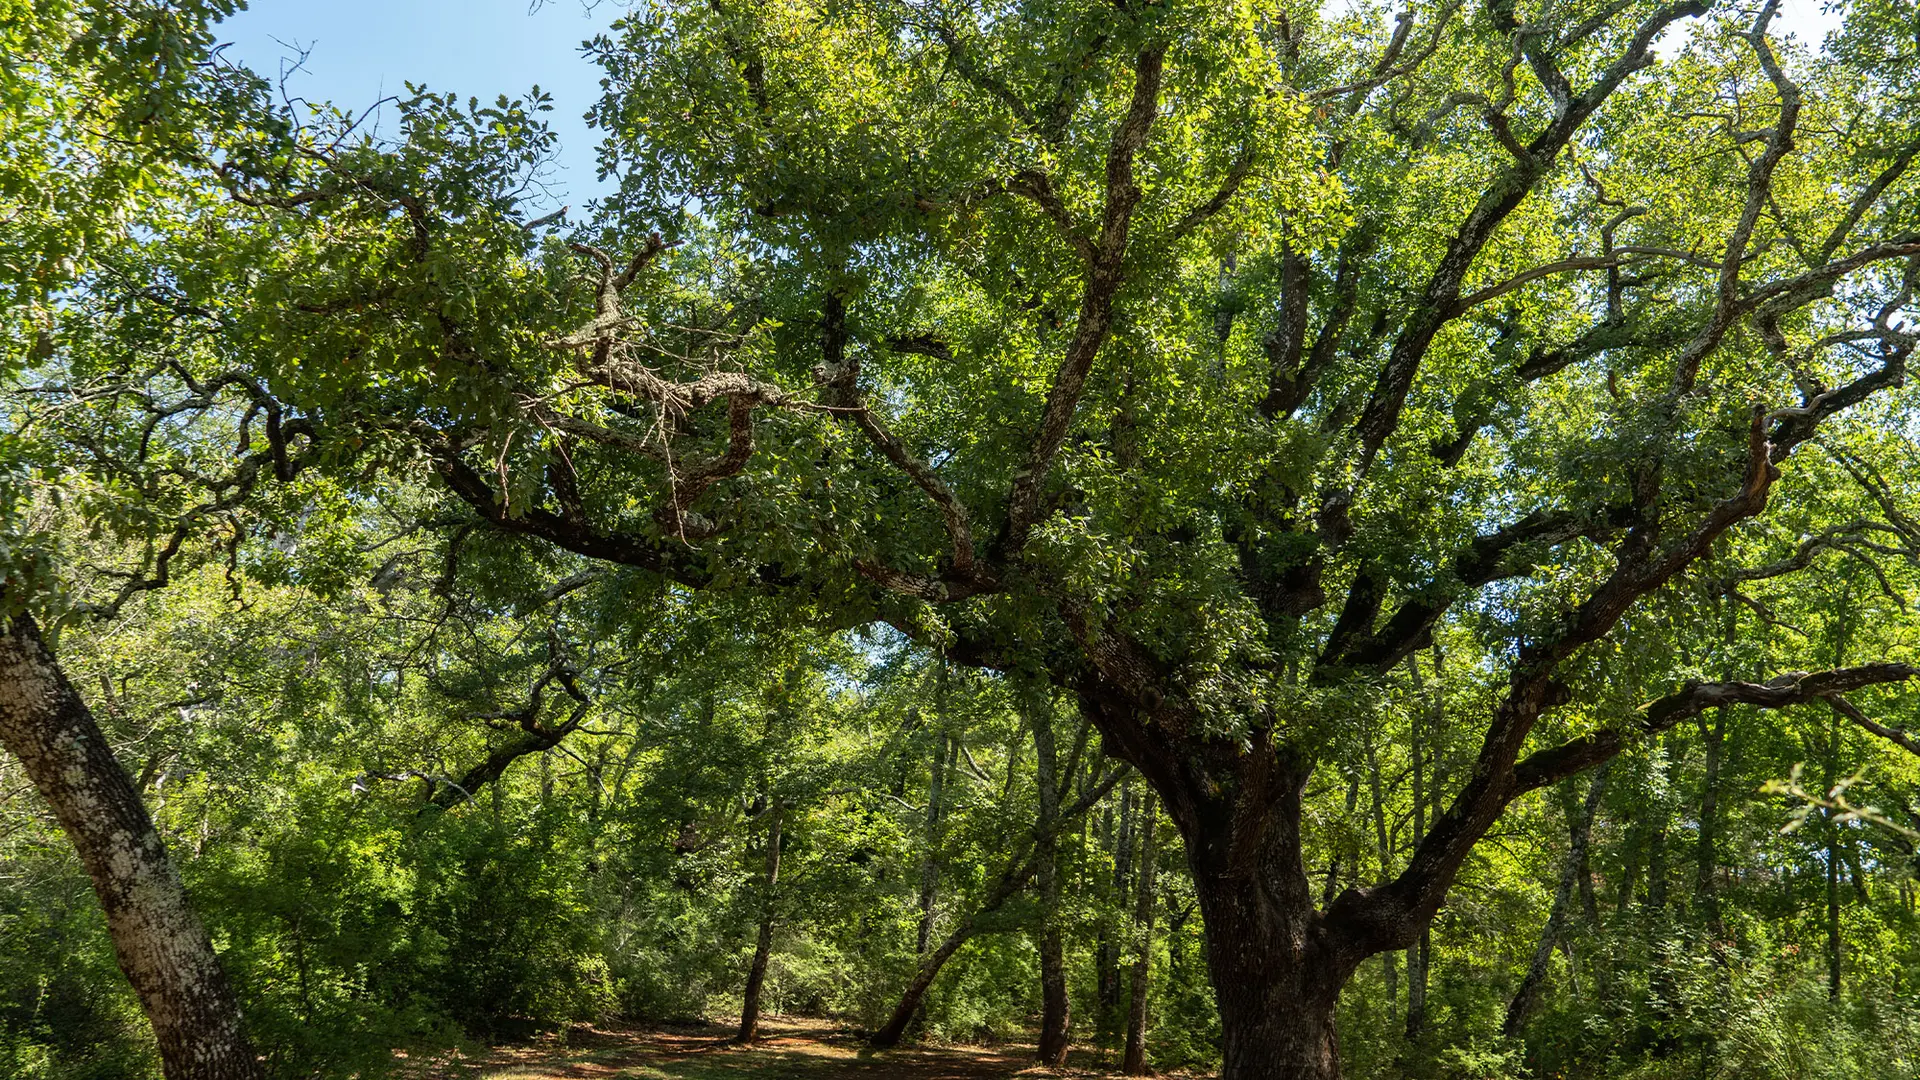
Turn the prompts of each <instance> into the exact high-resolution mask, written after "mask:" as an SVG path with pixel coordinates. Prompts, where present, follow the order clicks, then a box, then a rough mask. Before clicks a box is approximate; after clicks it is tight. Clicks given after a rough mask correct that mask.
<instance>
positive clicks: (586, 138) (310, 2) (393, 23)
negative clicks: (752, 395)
mask: <svg viewBox="0 0 1920 1080" xmlns="http://www.w3.org/2000/svg"><path fill="white" fill-rule="evenodd" d="M535 3H537V5H538V6H536V7H533V8H529V0H324V2H316V0H252V3H251V6H250V7H249V8H248V10H246V11H243V12H241V13H240V14H238V15H236V16H235V17H233V18H232V19H229V20H228V21H227V22H226V23H224V24H223V25H222V26H221V27H220V31H219V32H220V40H222V41H226V42H231V43H232V44H231V47H230V48H229V50H228V53H227V55H228V56H229V57H231V58H232V59H234V60H237V61H239V62H241V63H244V64H246V65H247V66H249V67H251V68H253V69H254V70H256V71H259V72H261V73H262V74H265V75H268V76H270V77H271V76H273V75H274V74H276V73H277V72H278V71H280V70H281V67H282V64H283V60H284V58H286V57H289V56H292V55H295V54H296V53H297V52H298V51H299V50H306V51H307V54H308V55H307V59H306V63H305V65H304V66H303V67H302V68H301V69H300V70H298V71H295V72H293V73H291V74H290V75H289V76H288V80H287V89H288V92H289V93H291V94H294V95H297V96H301V97H306V98H310V99H314V100H331V101H333V102H334V103H336V104H338V105H341V106H343V107H348V108H364V107H365V106H366V105H368V104H371V103H372V102H374V101H377V100H379V99H380V98H381V97H383V96H385V95H388V94H399V93H403V92H404V91H405V86H404V83H405V82H406V81H408V80H412V81H414V82H424V83H426V84H427V85H428V86H429V87H432V88H433V89H436V90H443V91H444V90H451V91H455V92H457V93H459V94H462V95H467V94H477V95H479V96H480V97H481V98H482V99H485V100H492V99H493V98H494V97H495V96H496V95H499V94H502V93H506V94H513V95H519V94H522V93H524V92H526V91H527V90H528V89H529V88H531V87H532V86H533V85H535V84H536V83H537V84H539V86H540V88H541V89H543V90H545V91H547V92H548V93H550V94H552V95H553V104H554V111H553V113H551V114H550V119H551V122H552V124H553V128H554V130H555V131H556V132H558V133H559V135H560V142H561V147H560V156H559V161H558V162H557V167H556V169H555V175H554V176H553V177H552V184H551V188H552V193H553V197H552V200H551V205H550V206H543V207H541V208H542V209H551V208H554V207H558V206H559V205H560V204H562V203H571V204H573V205H574V206H576V207H579V206H582V205H583V204H584V203H585V202H586V201H587V200H588V199H589V198H591V197H593V196H594V195H597V194H602V193H604V192H605V191H606V190H607V189H608V187H609V185H604V184H600V183H597V182H596V181H595V180H594V177H593V148H594V144H595V143H596V141H597V139H596V138H595V133H594V132H592V131H591V130H590V129H589V128H588V127H587V125H586V122H585V120H584V119H582V116H581V114H582V113H584V112H585V111H586V110H587V108H588V106H590V105H592V104H593V103H594V101H596V100H597V99H598V98H599V96H600V69H599V68H598V67H597V66H595V65H594V64H592V63H590V62H589V61H587V60H586V59H585V58H583V57H582V56H581V55H580V52H579V48H580V43H581V42H582V41H584V40H585V39H587V38H588V37H591V36H592V35H593V34H595V33H597V32H599V31H600V30H602V29H604V28H605V27H606V25H607V24H609V23H611V22H612V21H613V20H614V19H616V18H618V17H619V15H620V13H621V12H622V11H623V10H625V5H623V4H621V3H619V2H618V0H606V2H600V3H594V4H592V5H591V6H588V5H587V4H583V3H582V0H545V2H544V3H542V2H539V0H535ZM1834 21H1835V20H1834V19H1833V17H1832V16H1831V15H1829V14H1827V13H1825V11H1824V9H1823V3H1822V0H1785V3H1784V5H1783V10H1782V13H1781V18H1780V21H1779V23H1778V24H1776V26H1777V29H1779V30H1781V31H1784V32H1789V33H1794V34H1796V35H1797V36H1799V37H1800V38H1801V40H1803V41H1805V42H1809V43H1814V42H1818V41H1819V40H1820V39H1821V37H1822V36H1823V35H1824V33H1825V31H1826V29H1827V28H1828V27H1830V26H1832V25H1834Z"/></svg>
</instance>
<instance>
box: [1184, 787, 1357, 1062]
mask: <svg viewBox="0 0 1920 1080" xmlns="http://www.w3.org/2000/svg"><path fill="white" fill-rule="evenodd" d="M1263 783H1264V784H1265V785H1266V791H1267V794H1268V795H1269V797H1270V798H1271V802H1269V803H1268V804H1267V806H1265V807H1263V808H1262V809H1263V811H1264V812H1263V813H1261V814H1260V815H1259V817H1258V818H1257V819H1255V818H1251V817H1248V816H1246V814H1247V811H1248V807H1247V806H1246V804H1244V803H1242V804H1241V805H1240V806H1238V807H1235V806H1233V805H1231V804H1227V803H1225V802H1224V801H1222V802H1213V803H1205V804H1202V803H1197V802H1195V801H1192V800H1186V799H1183V800H1182V801H1181V803H1180V804H1178V805H1176V804H1174V803H1172V802H1171V801H1170V802H1169V810H1170V811H1171V812H1172V813H1173V815H1174V820H1175V821H1176V823H1178V824H1179V826H1180V831H1181V833H1182V836H1183V837H1184V839H1185V840H1186V844H1187V861H1188V865H1189V866H1190V868H1191V869H1192V872H1193V884H1194V891H1195V894H1196V896H1197V898H1198V900H1199V902H1200V914H1201V918H1202V920H1203V921H1204V923H1205V926H1206V934H1207V968H1208V972H1209V974H1211V975H1212V978H1213V988H1214V999H1215V1002H1216V1004H1217V1006H1218V1008H1219V1010H1220V1044H1221V1045H1220V1050H1221V1062H1220V1080H1338V1078H1339V1076H1340V1043H1339V1039H1338V1038H1337V1036H1336V1035H1335V1032H1334V1008H1335V1006H1336V1005H1337V1004H1338V1003H1339V1000H1340V990H1341V988H1342V987H1344V986H1345V985H1346V983H1347V980H1348V979H1349V978H1351V977H1352V975H1353V972H1354V969H1355V968H1356V967H1358V965H1359V963H1360V961H1361V960H1363V959H1365V955H1364V954H1363V953H1361V952H1359V951H1355V950H1351V949H1349V948H1348V947H1346V945H1345V943H1344V942H1343V940H1342V934H1341V933H1340V932H1339V930H1338V929H1337V928H1335V927H1332V926H1330V925H1328V923H1327V921H1326V920H1325V918H1324V917H1322V916H1321V914H1320V913H1319V912H1318V911H1317V910H1316V908H1315V904H1314V895H1313V887H1312V885H1311V884H1310V883H1309V882H1308V880H1307V873H1306V867H1305V865H1304V863H1303V862H1302V861H1301V854H1300V797H1301V792H1302V791H1303V789H1304V787H1305V783H1306V773H1305V771H1304V770H1295V769H1285V770H1282V771H1280V775H1276V776H1273V777H1271V778H1270V779H1266V780H1264V781H1263Z"/></svg>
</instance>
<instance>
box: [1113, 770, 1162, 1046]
mask: <svg viewBox="0 0 1920 1080" xmlns="http://www.w3.org/2000/svg"><path fill="white" fill-rule="evenodd" d="M1141 803H1142V805H1141V808H1140V818H1141V820H1140V822H1139V824H1138V826H1137V831H1138V832H1139V834H1140V882H1139V887H1138V888H1137V889H1136V890H1135V895H1134V905H1133V936H1134V954H1133V971H1132V976H1133V979H1132V987H1131V990H1132V994H1131V996H1130V997H1129V999H1128V1002H1127V1050H1126V1054H1125V1055H1124V1056H1123V1057H1122V1059H1121V1064H1120V1071H1121V1072H1123V1073H1125V1074H1127V1075H1128V1076H1145V1075H1146V1073H1147V991H1148V989H1149V985H1150V984H1149V980H1148V976H1149V975H1150V974H1151V967H1150V965H1151V963H1152V960H1153V900H1154V890H1153V886H1154V880H1153V879H1154V869H1155V867H1156V866H1157V865H1158V863H1159V860H1158V859H1156V858H1155V857H1154V845H1153V833H1154V825H1155V823H1156V820H1157V818H1158V817H1159V815H1158V813H1157V812H1156V810H1155V808H1154V805H1153V799H1152V797H1151V796H1149V797H1147V798H1145V799H1142V800H1141Z"/></svg>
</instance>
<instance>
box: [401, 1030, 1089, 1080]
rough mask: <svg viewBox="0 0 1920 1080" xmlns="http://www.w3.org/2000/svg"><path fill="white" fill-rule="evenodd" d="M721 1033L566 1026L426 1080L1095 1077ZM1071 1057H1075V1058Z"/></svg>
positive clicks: (858, 1044)
mask: <svg viewBox="0 0 1920 1080" xmlns="http://www.w3.org/2000/svg"><path fill="white" fill-rule="evenodd" d="M730 1032H731V1029H730V1028H728V1027H725V1026H722V1025H718V1024H715V1025H709V1026H702V1027H691V1026H690V1027H675V1028H657V1027H633V1028H628V1027H620V1026H611V1027H588V1026H582V1027H575V1028H573V1029H571V1030H570V1031H569V1032H567V1034H566V1038H565V1039H564V1040H561V1039H558V1038H553V1039H548V1040H543V1041H541V1042H538V1043H534V1044H529V1045H520V1046H502V1047H495V1048H494V1049H493V1050H491V1051H489V1052H488V1053H487V1054H486V1055H484V1056H482V1057H478V1058H466V1059H458V1060H453V1061H445V1062H440V1063H436V1065H435V1066H433V1067H432V1068H431V1069H430V1071H429V1072H428V1076H429V1077H430V1078H431V1080H720V1078H722V1077H747V1078H751V1080H842V1078H846V1080H853V1078H858V1080H1003V1078H1008V1077H1016V1076H1020V1077H1036V1078H1038V1077H1066V1076H1097V1075H1104V1074H1105V1073H1104V1070H1096V1069H1094V1068H1092V1065H1093V1064H1094V1062H1093V1061H1092V1060H1091V1058H1092V1054H1091V1053H1089V1054H1088V1058H1089V1060H1088V1061H1087V1062H1086V1063H1085V1064H1086V1067H1081V1065H1080V1063H1079V1062H1075V1064H1074V1065H1073V1066H1070V1067H1067V1068H1061V1069H1049V1068H1046V1067H1043V1066H1041V1065H1039V1064H1037V1063H1035V1062H1034V1060H1033V1050H1032V1047H1031V1046H1028V1045H1021V1044H1011V1045H1007V1046H1002V1047H994V1048H988V1047H901V1048H899V1049H894V1050H887V1051H882V1052H875V1051H873V1050H870V1049H868V1048H867V1047H866V1045H865V1044H864V1043H863V1042H862V1041H861V1039H860V1037H859V1036H858V1035H855V1034H853V1033H852V1032H849V1031H848V1030H846V1029H845V1028H842V1027H839V1026H836V1025H835V1024H833V1023H832V1022H831V1021H826V1020H809V1019H802V1018H797V1017H795V1018H786V1017H782V1018H769V1019H766V1020H762V1021H761V1033H762V1034H761V1037H760V1039H759V1040H758V1041H756V1042H755V1043H754V1044H753V1045H752V1046H740V1045H738V1044H736V1043H733V1042H731V1041H730V1040H729V1034H730ZM1076 1056H1078V1055H1076Z"/></svg>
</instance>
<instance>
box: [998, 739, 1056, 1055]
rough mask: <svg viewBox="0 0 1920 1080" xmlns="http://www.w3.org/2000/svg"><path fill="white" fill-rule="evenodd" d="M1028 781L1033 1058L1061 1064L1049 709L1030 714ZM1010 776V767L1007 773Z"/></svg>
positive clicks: (1053, 773)
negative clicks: (1034, 790)
mask: <svg viewBox="0 0 1920 1080" xmlns="http://www.w3.org/2000/svg"><path fill="white" fill-rule="evenodd" d="M1033 748H1034V763H1035V764H1034V772H1035V775H1034V780H1035V784H1036V786H1037V787H1038V789H1039V798H1040V829H1039V834H1040V836H1039V840H1038V841H1037V851H1036V857H1037V858H1038V860H1039V869H1038V871H1037V873H1036V878H1037V880H1036V884H1037V885H1038V887H1039V892H1040V933H1039V941H1038V942H1037V943H1036V944H1037V945H1038V947H1039V950H1040V1045H1039V1047H1038V1051H1037V1055H1036V1056H1037V1057H1039V1059H1040V1062H1041V1063H1042V1064H1044V1065H1061V1064H1064V1063H1065V1062H1066V1060H1067V1041H1068V1038H1067V1031H1068V1025H1069V1023H1070V1022H1071V1019H1072V1015H1071V1013H1072V1002H1071V1001H1070V999H1069V998H1068V995H1067V963H1066V943H1065V941H1064V940H1063V938H1062V936H1061V933H1060V876H1059V870H1060V867H1059V862H1060V843H1059V839H1058V837H1057V835H1056V830H1057V828H1058V822H1059V817H1060V777H1059V775H1058V774H1059V768H1058V761H1057V758H1058V755H1057V753H1056V752H1055V748H1054V740H1053V715H1052V710H1051V709H1050V708H1046V709H1036V710H1034V715H1033ZM1008 771H1009V772H1011V771H1012V770H1011V768H1009V770H1008Z"/></svg>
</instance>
